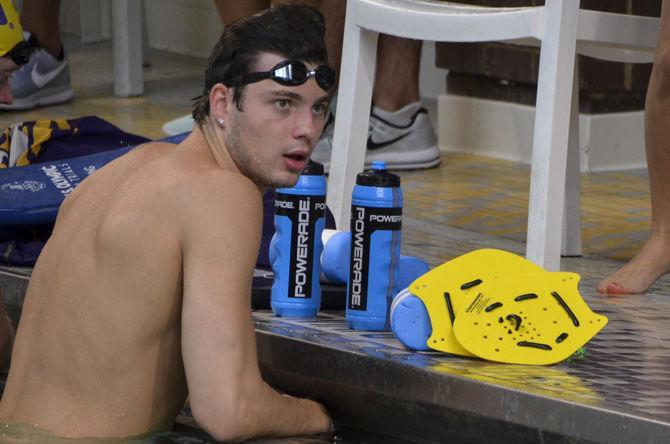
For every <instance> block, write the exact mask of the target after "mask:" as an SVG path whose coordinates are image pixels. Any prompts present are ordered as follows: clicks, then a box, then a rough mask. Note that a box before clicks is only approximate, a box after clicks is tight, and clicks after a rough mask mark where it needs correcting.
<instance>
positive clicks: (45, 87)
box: [0, 47, 74, 111]
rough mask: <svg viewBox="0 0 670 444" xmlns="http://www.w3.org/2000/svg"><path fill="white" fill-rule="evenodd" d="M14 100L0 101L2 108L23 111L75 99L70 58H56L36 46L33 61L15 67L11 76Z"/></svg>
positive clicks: (0, 107) (31, 59)
mask: <svg viewBox="0 0 670 444" xmlns="http://www.w3.org/2000/svg"><path fill="white" fill-rule="evenodd" d="M10 84H11V86H12V95H13V96H14V102H13V103H12V104H11V105H8V104H1V105H0V109H4V110H8V111H24V110H28V109H32V108H35V107H36V106H48V105H56V104H58V103H64V102H68V101H70V100H72V98H73V97H74V91H72V88H71V87H70V68H69V66H68V63H67V58H65V57H64V58H63V60H57V59H55V58H54V57H53V56H52V55H51V54H49V53H48V52H47V51H46V50H45V49H43V48H40V47H37V48H36V50H35V52H33V54H32V56H31V57H30V61H29V62H28V63H27V64H25V65H23V66H22V67H21V68H20V69H18V70H16V71H15V72H14V73H13V74H12V77H11V79H10Z"/></svg>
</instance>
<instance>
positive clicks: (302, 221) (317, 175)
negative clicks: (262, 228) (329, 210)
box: [270, 160, 326, 318]
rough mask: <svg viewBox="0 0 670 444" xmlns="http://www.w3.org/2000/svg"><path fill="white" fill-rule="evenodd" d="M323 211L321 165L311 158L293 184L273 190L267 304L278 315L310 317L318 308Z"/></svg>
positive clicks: (324, 207) (323, 195)
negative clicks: (271, 281) (271, 276)
mask: <svg viewBox="0 0 670 444" xmlns="http://www.w3.org/2000/svg"><path fill="white" fill-rule="evenodd" d="M325 212H326V178H325V177H324V175H323V165H321V164H320V163H316V162H312V161H311V160H310V161H309V163H308V164H307V167H306V168H305V170H304V171H303V172H302V175H301V176H300V178H299V179H298V183H296V185H295V186H294V187H293V188H279V189H277V191H276V197H275V229H276V232H275V235H274V238H273V240H272V242H271V244H270V245H271V246H270V248H272V249H273V250H274V251H273V252H272V253H271V254H270V257H271V258H272V261H271V262H272V270H273V271H274V275H275V280H274V284H273V285H272V292H271V296H270V305H271V306H272V311H273V312H274V313H275V314H276V315H278V316H286V317H299V318H309V317H316V314H317V313H318V311H319V306H320V305H321V285H320V283H319V276H320V275H321V263H320V261H319V258H320V257H321V252H322V251H323V243H322V241H321V232H322V231H323V227H324V224H325V214H326V213H325Z"/></svg>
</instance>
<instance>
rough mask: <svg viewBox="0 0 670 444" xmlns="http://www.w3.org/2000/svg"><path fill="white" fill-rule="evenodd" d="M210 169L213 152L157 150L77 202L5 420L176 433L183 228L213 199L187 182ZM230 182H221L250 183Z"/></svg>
mask: <svg viewBox="0 0 670 444" xmlns="http://www.w3.org/2000/svg"><path fill="white" fill-rule="evenodd" d="M210 160H211V159H210ZM185 166H186V167H185ZM210 168H211V167H210ZM207 169H208V163H207V161H206V159H203V153H200V152H197V151H196V150H189V149H188V148H186V147H177V146H175V145H169V144H157V143H151V144H147V145H144V146H142V147H141V148H139V149H136V150H134V151H132V152H131V153H129V154H127V155H126V156H123V157H121V158H119V159H117V160H116V161H114V162H113V163H111V164H110V165H108V166H106V167H105V168H103V169H102V170H100V171H98V172H96V173H94V174H93V175H92V176H91V177H90V178H89V179H87V180H86V181H85V182H84V183H83V184H82V185H81V187H80V188H78V189H76V190H75V191H74V192H73V193H72V195H71V196H69V197H68V198H67V199H66V201H65V203H64V204H63V206H62V208H61V210H60V213H59V216H58V221H57V224H56V229H55V230H54V233H53V236H52V238H51V240H50V242H49V243H48V245H47V247H46V248H45V250H44V252H43V253H42V255H41V256H40V259H39V261H38V263H37V265H36V267H35V271H34V274H33V278H32V279H31V281H30V286H29V288H28V293H27V296H26V300H25V305H24V308H23V311H24V312H23V316H22V319H21V323H20V328H19V331H18V335H17V339H16V350H17V351H16V352H15V353H14V356H13V362H12V372H11V375H10V379H11V382H12V383H11V384H9V390H8V391H7V392H6V393H5V397H4V399H3V403H2V408H1V410H0V415H1V417H2V419H4V420H15V421H21V422H29V423H33V424H39V425H41V426H43V427H45V428H47V429H49V430H51V431H53V432H55V433H56V434H59V435H65V436H127V435H129V434H134V433H136V432H138V431H140V432H141V431H146V430H155V429H157V428H163V429H164V428H165V427H167V426H169V425H171V423H172V420H173V419H174V417H175V416H176V414H177V413H178V411H179V409H180V408H181V407H182V406H183V404H184V400H185V398H186V381H185V378H184V370H183V365H182V361H181V335H180V317H181V304H182V300H181V291H182V289H181V285H182V272H181V245H180V230H183V229H184V227H181V226H180V223H182V222H185V221H187V220H188V218H189V215H188V214H184V211H187V208H188V205H186V206H185V205H184V200H189V199H202V197H203V196H189V195H188V194H189V193H197V192H198V189H197V188H196V187H185V186H183V185H184V184H185V183H188V182H189V175H192V176H193V177H194V178H195V177H198V176H199V175H201V174H203V171H206V170H207ZM226 174H228V176H230V173H229V172H228V173H227V172H226V171H220V173H219V175H220V176H222V177H221V178H220V180H221V181H222V182H226V181H230V182H231V183H235V182H236V181H244V180H246V179H244V178H243V177H241V176H239V175H238V177H226ZM191 180H192V179H191ZM243 189H244V188H243ZM251 189H252V188H251V187H246V190H251ZM233 190H235V188H229V189H228V190H226V189H225V188H222V189H221V190H220V194H219V198H218V199H211V202H209V204H210V207H211V205H223V206H226V205H227V203H226V201H227V199H226V195H227V194H230V193H231V192H232V191H233ZM237 191H239V190H235V192H237ZM209 197H210V198H212V197H214V196H209ZM253 197H255V196H251V198H253ZM254 222H257V221H251V223H250V224H249V225H250V233H246V235H247V236H249V235H251V236H252V237H253V233H252V232H253V231H254V228H256V227H255V226H254V225H255V224H254ZM73 251H74V252H76V254H72V252H73ZM54 332H57V333H58V334H57V335H54ZM45 387H48V389H45ZM91 399H93V400H96V401H97V402H94V403H91ZM83 400H86V402H83ZM110 412H111V415H110ZM97 418H100V420H98V419H97ZM110 418H113V419H112V420H111V421H110ZM73 419H74V421H73Z"/></svg>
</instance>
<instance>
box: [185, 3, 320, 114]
mask: <svg viewBox="0 0 670 444" xmlns="http://www.w3.org/2000/svg"><path fill="white" fill-rule="evenodd" d="M324 34H325V25H324V20H323V16H322V15H321V13H320V12H319V11H317V10H316V9H314V8H312V7H310V6H306V5H303V4H299V3H288V4H282V5H278V6H273V7H271V8H269V9H266V10H264V11H262V12H260V13H258V14H254V15H250V16H248V17H243V18H241V19H239V20H236V21H234V22H232V23H231V24H229V25H228V26H226V27H225V28H224V30H223V34H222V35H221V38H220V39H219V42H218V43H217V44H216V46H215V47H214V50H213V51H212V54H211V55H210V56H209V61H208V64H207V71H206V72H205V87H204V90H203V93H202V95H201V96H199V97H196V98H195V99H194V103H193V119H194V120H195V121H196V122H197V123H198V124H202V123H204V121H205V119H206V117H207V116H208V115H209V92H210V90H211V89H212V87H213V86H214V85H216V84H217V83H223V84H224V85H226V86H229V87H233V101H234V103H235V105H236V106H237V109H239V110H240V111H242V104H241V102H242V93H243V91H244V85H240V84H239V81H240V78H241V77H242V75H244V74H247V73H249V72H251V71H252V68H253V65H254V64H255V62H256V60H257V58H258V55H259V54H260V53H264V52H268V53H274V54H278V55H281V56H284V57H286V58H287V59H293V60H301V61H303V62H307V63H314V64H321V63H326V61H327V59H328V54H327V52H326V45H325V43H324V40H323V38H324Z"/></svg>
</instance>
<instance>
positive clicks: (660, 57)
mask: <svg viewBox="0 0 670 444" xmlns="http://www.w3.org/2000/svg"><path fill="white" fill-rule="evenodd" d="M668 122H670V4H669V2H668V1H666V0H664V1H663V4H662V10H661V35H660V36H659V39H658V45H657V47H656V54H655V56H654V67H653V69H652V72H651V78H650V79H649V89H648V91H647V101H646V104H645V141H646V150H647V166H648V169H649V187H650V190H651V235H650V237H649V240H647V242H646V243H645V244H644V246H643V247H642V249H641V250H640V252H639V253H638V254H637V255H636V256H635V257H634V258H633V259H632V260H631V261H630V262H628V264H626V265H625V266H624V267H622V268H621V269H619V270H618V271H617V272H615V273H614V274H613V275H611V276H609V277H608V278H607V279H605V280H604V281H602V282H601V283H600V284H599V285H598V291H599V292H601V293H609V294H630V293H644V292H645V291H647V289H648V288H649V287H650V286H651V285H652V284H653V283H654V282H655V281H656V280H657V279H658V278H659V277H661V276H662V275H664V274H665V273H667V272H668V271H670V125H668Z"/></svg>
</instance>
